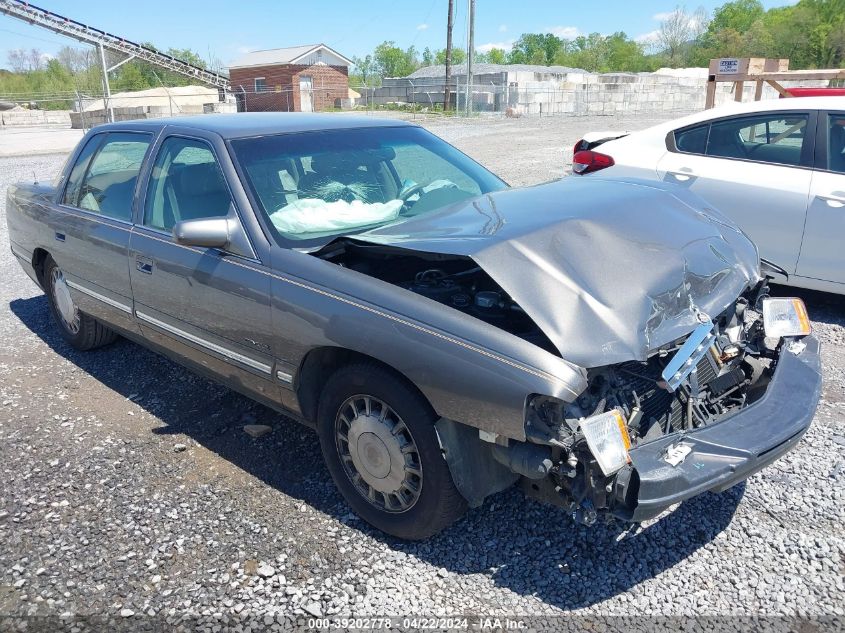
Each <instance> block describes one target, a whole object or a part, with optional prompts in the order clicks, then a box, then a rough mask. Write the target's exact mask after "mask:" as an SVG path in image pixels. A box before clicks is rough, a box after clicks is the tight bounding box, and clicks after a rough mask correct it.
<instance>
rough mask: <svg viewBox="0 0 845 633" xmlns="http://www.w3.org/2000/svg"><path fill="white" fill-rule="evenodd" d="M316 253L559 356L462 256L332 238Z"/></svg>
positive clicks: (504, 295)
mask: <svg viewBox="0 0 845 633" xmlns="http://www.w3.org/2000/svg"><path fill="white" fill-rule="evenodd" d="M320 257H322V258H323V259H326V260H329V261H332V262H334V263H336V264H338V265H340V266H343V267H345V268H350V269H352V270H355V271H357V272H360V273H363V274H365V275H368V276H370V277H375V278H377V279H381V280H382V281H386V282H388V283H392V284H394V285H396V286H399V287H400V288H405V289H406V290H410V291H411V292H414V293H416V294H418V295H422V296H424V297H427V298H429V299H432V300H434V301H437V302H439V303H442V304H444V305H447V306H449V307H451V308H454V309H455V310H459V311H461V312H464V313H466V314H469V315H472V316H474V317H476V318H477V319H480V320H482V321H485V322H486V323H490V324H491V325H494V326H496V327H498V328H500V329H502V330H504V331H506V332H510V333H511V334H514V335H516V336H518V337H520V338H522V339H525V340H526V341H528V342H530V343H533V344H534V345H537V346H538V347H540V348H542V349H545V350H546V351H548V352H551V353H553V354H556V355H559V352H558V351H557V350H556V349H555V348H554V345H552V343H551V342H550V341H549V339H548V337H546V335H545V334H543V332H542V331H541V330H540V328H538V327H537V325H536V324H535V323H534V322H533V321H532V320H531V318H530V317H529V316H528V315H527V314H526V313H525V311H524V310H523V309H522V308H521V307H520V306H519V305H518V304H517V303H516V302H514V301H513V299H511V297H510V296H509V295H508V294H507V293H506V292H505V291H504V290H502V288H501V287H500V286H499V285H498V284H497V283H496V282H495V281H493V280H492V279H491V278H490V276H489V275H488V274H487V273H485V272H484V270H482V269H481V267H480V266H478V264H476V263H475V262H473V261H472V260H471V259H469V258H467V257H460V256H445V255H435V254H431V253H418V254H417V253H415V254H414V255H410V254H408V253H402V254H397V253H396V250H395V249H385V248H383V247H379V246H369V245H366V244H358V243H353V242H336V243H335V244H333V245H330V246H329V247H328V248H326V249H324V251H323V252H321V253H320Z"/></svg>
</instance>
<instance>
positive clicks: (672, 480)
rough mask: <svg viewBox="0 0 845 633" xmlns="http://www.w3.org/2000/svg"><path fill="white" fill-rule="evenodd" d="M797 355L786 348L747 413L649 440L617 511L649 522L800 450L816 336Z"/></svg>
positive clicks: (809, 413) (634, 459) (815, 397)
mask: <svg viewBox="0 0 845 633" xmlns="http://www.w3.org/2000/svg"><path fill="white" fill-rule="evenodd" d="M801 341H802V342H803V343H804V344H805V345H806V347H805V348H804V349H803V350H802V351H801V352H800V353H798V354H795V353H793V352H791V351H789V350H788V349H786V346H784V350H783V352H782V353H781V357H780V359H779V361H778V365H777V368H776V369H775V373H774V376H773V377H772V380H771V382H770V384H769V386H768V389H767V390H766V394H765V395H764V396H763V397H762V398H761V399H760V400H758V401H757V402H755V403H754V404H752V405H750V406H748V407H746V408H745V409H743V410H742V411H739V412H737V413H736V414H734V415H732V416H730V417H729V418H726V419H725V420H722V421H721V422H718V423H716V424H713V425H712V426H707V427H704V428H700V429H697V430H695V431H690V432H688V433H684V434H679V435H672V436H669V437H666V438H662V439H659V440H655V441H653V442H649V443H648V444H645V445H643V446H640V447H637V448H634V449H632V450H631V451H630V456H631V464H630V466H629V467H626V469H625V470H623V471H621V472H620V473H619V475H618V476H617V478H616V480H615V484H614V496H615V498H616V502H615V505H614V509H613V511H612V513H613V514H614V515H615V516H617V517H619V518H621V519H625V520H628V521H634V522H638V521H644V520H646V519H650V518H653V517H655V516H657V515H658V514H660V513H661V512H663V511H664V510H665V509H666V508H668V507H669V506H671V505H673V504H675V503H678V502H680V501H683V500H685V499H689V498H690V497H694V496H695V495H698V494H701V493H702V492H706V491H708V490H709V491H714V492H720V491H722V490H726V489H727V488H730V487H731V486H733V485H735V484H737V483H739V482H740V481H743V480H744V479H747V478H748V477H749V476H751V475H752V474H754V473H755V472H757V471H758V470H760V469H762V468H764V467H765V466H767V465H769V464H770V463H772V462H773V461H775V460H776V459H777V458H778V457H780V456H781V455H783V454H784V453H786V452H787V451H790V450H791V449H792V448H794V447H795V445H796V444H798V442H799V440H800V439H801V436H802V435H803V434H804V432H805V431H806V430H807V429H808V428H809V426H810V422H811V421H812V419H813V415H814V413H815V410H816V405H817V404H818V401H819V395H820V393H821V386H822V377H821V359H820V357H819V342H818V341H817V340H816V339H815V338H814V337H812V336H807V337H805V338H803V339H801ZM681 442H682V443H683V444H685V445H687V446H689V447H691V451H690V453H689V454H688V455H687V456H686V458H685V459H684V461H683V462H681V463H680V464H678V465H677V466H672V465H670V464H669V463H668V462H666V460H665V458H666V452H667V449H668V448H669V447H670V446H671V445H673V444H678V443H681Z"/></svg>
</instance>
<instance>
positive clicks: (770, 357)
mask: <svg viewBox="0 0 845 633" xmlns="http://www.w3.org/2000/svg"><path fill="white" fill-rule="evenodd" d="M767 296H768V288H767V286H766V283H765V281H761V282H759V283H758V284H757V285H756V286H755V287H754V288H752V289H750V290H749V291H748V292H746V293H745V294H743V295H742V296H741V297H739V298H738V299H737V300H736V301H735V302H734V304H733V305H731V306H730V307H729V308H728V309H727V310H726V311H725V312H723V313H722V314H721V315H719V316H718V317H715V318H713V320H712V321H713V333H714V339H713V342H712V344H711V345H710V346H709V347H708V349H707V352H706V353H705V354H704V356H703V357H702V358H701V359H700V360H698V362H697V363H696V364H695V369H694V370H692V371H691V373H690V374H689V376H688V378H687V379H686V380H685V381H684V382H683V383H682V384H680V385H679V386H678V388H677V389H675V390H672V388H671V387H670V386H669V385H668V384H667V383H666V381H665V379H664V378H663V376H662V374H663V370H664V368H665V367H666V366H667V365H668V363H669V362H670V359H671V358H672V356H673V355H674V354H676V353H677V352H678V350H679V349H680V348H681V347H682V345H683V343H684V340H683V339H682V340H679V341H676V342H674V343H672V344H670V345H666V346H664V347H662V348H661V349H659V350H658V351H657V352H656V353H655V354H653V355H652V356H651V357H650V358H649V359H648V360H647V361H646V362H633V361H631V362H625V363H621V364H617V365H611V366H606V367H598V368H594V369H590V370H589V371H588V387H587V389H586V390H585V391H584V392H583V393H582V394H581V395H580V396H579V397H578V398H577V399H576V400H575V402H573V403H562V402H560V401H558V400H553V399H550V398H544V397H537V398H535V399H534V400H532V401H531V403H530V406H529V414H528V422H527V425H528V435H529V439H530V440H531V441H532V442H535V443H543V444H547V445H549V446H551V447H552V451H551V462H550V464H551V467H550V468H549V474H550V475H551V477H550V478H549V479H548V480H547V482H546V483H547V484H549V485H547V486H546V490H545V500H546V501H551V502H553V503H557V504H558V505H561V502H564V503H563V505H567V504H568V507H569V508H570V509H571V510H572V512H573V516H574V517H575V518H577V519H579V520H581V521H584V522H587V523H590V522H592V521H593V520H595V518H596V516H597V511H601V510H607V509H612V508H613V506H614V504H615V503H618V499H614V495H615V494H616V493H617V492H618V491H619V490H622V491H623V494H625V493H626V491H625V489H626V488H627V487H628V486H629V483H630V482H629V481H627V480H625V478H626V477H628V476H630V472H631V471H630V469H623V470H621V471H620V472H619V473H618V474H613V475H612V476H605V474H604V473H603V472H602V470H601V468H600V467H599V466H598V464H597V463H596V460H595V458H594V456H593V455H592V453H591V451H590V449H589V447H588V446H587V442H586V440H585V437H584V434H583V433H582V429H581V422H582V421H583V420H584V419H585V418H589V417H591V416H595V415H598V414H601V413H604V412H609V411H614V410H615V411H618V412H619V413H620V414H621V419H622V420H623V421H624V424H625V427H626V429H625V430H626V431H627V435H628V438H629V439H630V445H631V448H635V447H637V446H638V445H643V444H646V443H648V442H651V441H653V440H656V439H659V438H662V437H666V436H670V435H677V436H678V437H679V438H682V436H683V434H684V433H685V432H687V431H693V430H695V429H699V428H702V427H705V426H708V425H711V424H715V423H717V422H719V421H720V420H722V419H724V418H726V417H728V416H730V415H732V414H734V413H736V412H737V411H739V410H741V409H743V408H744V407H746V406H748V405H750V404H752V403H754V402H755V401H757V400H759V399H760V398H761V397H762V396H763V395H764V394H765V392H766V388H767V385H768V383H769V381H770V380H771V377H772V375H773V373H774V369H775V367H776V365H777V360H778V357H779V354H780V351H781V350H780V347H781V343H780V341H772V340H771V339H767V338H766V336H765V332H764V329H763V316H762V313H761V304H762V301H763V299H764V298H766V297H767ZM620 479H622V481H620ZM552 488H553V490H552ZM537 489H538V488H537V487H535V491H536V490H537Z"/></svg>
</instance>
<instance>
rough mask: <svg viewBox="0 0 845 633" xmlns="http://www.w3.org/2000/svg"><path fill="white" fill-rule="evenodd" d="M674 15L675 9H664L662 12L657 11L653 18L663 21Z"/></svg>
mask: <svg viewBox="0 0 845 633" xmlns="http://www.w3.org/2000/svg"><path fill="white" fill-rule="evenodd" d="M673 15H675V12H674V11H663V12H662V13H655V14H654V15H653V16H651V19H652V20H657V21H658V22H663V20H668V19H669V18H671V17H672V16H673Z"/></svg>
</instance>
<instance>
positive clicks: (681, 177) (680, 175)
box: [668, 170, 695, 182]
mask: <svg viewBox="0 0 845 633" xmlns="http://www.w3.org/2000/svg"><path fill="white" fill-rule="evenodd" d="M668 173H669V175H670V176H672V178H674V179H675V180H677V181H678V182H687V181H688V180H690V179H691V178H694V177H695V174H694V173H692V171H691V170H689V171H670V172H668Z"/></svg>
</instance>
